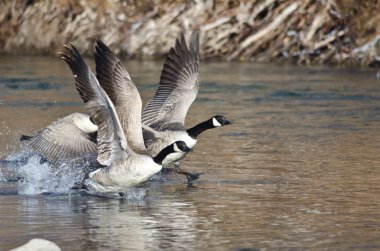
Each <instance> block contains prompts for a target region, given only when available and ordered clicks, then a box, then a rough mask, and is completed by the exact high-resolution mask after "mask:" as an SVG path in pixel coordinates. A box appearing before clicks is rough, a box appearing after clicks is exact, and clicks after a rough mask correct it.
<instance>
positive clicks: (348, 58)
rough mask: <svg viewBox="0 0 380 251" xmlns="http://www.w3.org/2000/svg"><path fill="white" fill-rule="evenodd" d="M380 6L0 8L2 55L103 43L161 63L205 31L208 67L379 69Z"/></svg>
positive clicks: (69, 1) (89, 4)
mask: <svg viewBox="0 0 380 251" xmlns="http://www.w3.org/2000/svg"><path fill="white" fill-rule="evenodd" d="M379 21H380V3H376V2H373V1H366V2H362V1H360V3H359V1H354V0H321V1H313V0H302V1H301V0H300V1H290V0H288V1H278V0H263V1H227V0H220V1H202V0H199V1H194V2H187V3H182V2H181V1H165V0H145V1H133V0H131V1H122V0H120V1H111V0H95V1H90V0H81V1H73V0H55V1H48V0H39V1H33V0H28V1H21V0H15V1H7V0H5V1H2V2H1V4H0V53H6V54H19V55H20V54H28V55H41V54H55V53H56V52H57V51H59V50H61V48H62V47H61V46H62V43H67V42H69V41H70V42H72V43H74V44H75V45H76V46H77V47H78V49H79V50H80V51H81V52H83V53H84V54H88V55H92V48H93V44H94V41H95V40H96V39H97V38H100V39H102V40H103V41H104V42H105V43H106V44H108V45H109V46H110V47H111V48H112V49H113V50H114V51H115V52H116V53H118V54H120V55H121V56H123V57H127V58H135V59H154V58H161V57H163V56H164V55H165V54H166V53H167V52H168V50H169V48H170V47H171V46H172V45H173V41H174V40H175V38H177V37H178V35H179V34H180V32H181V31H185V32H189V31H190V30H193V29H198V30H199V31H200V38H201V54H202V58H203V59H204V60H206V59H209V60H237V61H256V62H273V61H276V62H284V61H285V62H295V63H299V64H346V65H362V66H377V65H378V64H379V62H380V26H379V25H378V24H379V23H380V22H379Z"/></svg>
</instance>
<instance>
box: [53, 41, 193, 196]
mask: <svg viewBox="0 0 380 251" xmlns="http://www.w3.org/2000/svg"><path fill="white" fill-rule="evenodd" d="M65 48H66V51H65V52H63V53H60V55H61V56H62V58H63V59H64V60H65V62H66V63H67V64H68V65H69V67H70V69H71V71H72V73H73V75H74V78H75V86H76V88H77V90H78V92H79V94H80V96H81V98H82V100H83V101H84V103H85V106H86V109H87V111H88V113H89V114H90V116H91V118H92V119H93V121H94V123H95V124H96V126H97V127H98V133H97V148H98V151H97V152H98V157H97V161H98V162H99V163H100V164H101V165H103V166H104V167H102V168H98V169H97V170H95V171H93V172H91V173H90V174H89V175H88V178H87V179H86V180H85V181H84V182H85V183H84V184H85V185H86V186H87V187H89V188H92V189H94V190H96V191H98V192H124V191H125V190H126V189H128V188H129V187H131V186H134V185H137V184H139V183H141V182H143V181H146V180H148V179H149V178H150V177H151V176H152V175H154V174H155V173H157V172H159V171H161V168H162V161H163V160H164V158H165V157H166V156H167V155H168V154H171V153H173V152H188V151H191V149H190V148H188V147H187V146H186V144H185V143H184V142H183V141H176V142H174V143H173V144H170V145H168V146H166V147H165V148H164V149H163V150H162V151H161V152H160V153H158V154H157V155H155V156H154V157H153V158H152V157H151V156H150V155H149V154H148V152H147V150H146V148H145V146H144V142H143V136H142V129H141V108H142V105H141V98H140V95H139V92H138V91H137V88H136V86H135V85H134V84H133V82H132V81H131V79H130V77H129V74H128V73H127V72H126V71H124V70H123V69H119V71H117V72H115V76H116V78H117V79H120V80H122V81H123V84H124V85H125V86H126V88H128V92H126V93H125V95H126V96H125V97H124V98H125V100H124V102H125V103H126V104H127V105H128V107H129V109H128V112H126V113H125V114H124V116H125V117H124V118H123V119H125V120H126V121H129V124H128V125H127V126H126V128H124V129H123V127H122V125H121V123H120V119H119V117H118V115H117V113H116V110H115V107H114V105H113V103H112V101H111V100H110V99H109V97H108V96H107V94H106V92H105V91H104V90H103V88H102V87H101V86H100V85H99V82H98V80H97V79H96V77H95V76H94V74H93V73H92V72H91V70H90V68H89V67H88V66H87V64H86V63H85V61H84V60H83V58H82V57H81V56H80V54H79V52H78V51H77V49H76V48H75V47H74V46H73V45H72V44H70V46H65ZM103 60H104V61H109V60H110V57H109V56H108V55H107V54H104V58H103Z"/></svg>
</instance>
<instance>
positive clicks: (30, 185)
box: [0, 151, 89, 194]
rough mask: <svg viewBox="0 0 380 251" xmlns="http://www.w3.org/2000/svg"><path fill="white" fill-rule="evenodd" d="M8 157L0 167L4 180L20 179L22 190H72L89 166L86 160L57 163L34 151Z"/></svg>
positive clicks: (19, 184) (21, 191)
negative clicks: (51, 162)
mask: <svg viewBox="0 0 380 251" xmlns="http://www.w3.org/2000/svg"><path fill="white" fill-rule="evenodd" d="M7 161H9V164H6V165H5V166H4V167H3V168H1V169H0V170H1V172H0V180H1V181H17V183H18V194H43V193H49V194H50V193H53V194H69V193H70V192H71V189H70V188H71V187H72V186H73V185H74V183H75V182H79V181H81V180H82V179H83V178H84V176H85V173H86V172H88V170H89V164H88V163H85V162H84V161H78V160H71V161H67V162H65V163H64V164H61V165H53V164H50V163H48V162H46V161H43V160H42V159H41V157H40V156H39V155H37V154H35V153H32V152H30V151H21V152H19V153H16V154H13V155H11V156H9V157H8V158H7ZM12 161H13V163H12Z"/></svg>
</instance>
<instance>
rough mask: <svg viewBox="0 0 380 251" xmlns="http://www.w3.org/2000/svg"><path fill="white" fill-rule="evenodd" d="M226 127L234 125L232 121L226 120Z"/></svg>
mask: <svg viewBox="0 0 380 251" xmlns="http://www.w3.org/2000/svg"><path fill="white" fill-rule="evenodd" d="M224 125H232V121H229V120H228V119H226V120H225V121H224Z"/></svg>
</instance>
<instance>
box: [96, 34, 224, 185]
mask: <svg viewBox="0 0 380 251" xmlns="http://www.w3.org/2000/svg"><path fill="white" fill-rule="evenodd" d="M106 56H108V57H106ZM104 58H108V59H109V60H104ZM95 63H96V77H97V79H98V80H99V84H100V85H101V86H102V87H103V89H104V90H105V92H106V93H107V94H108V96H109V98H110V99H111V100H112V102H113V103H114V105H115V108H116V112H117V114H118V117H119V118H120V120H121V124H122V125H123V128H124V130H128V126H130V125H131V123H130V122H129V121H126V120H125V119H124V118H125V114H126V113H128V109H129V105H128V104H127V103H125V100H126V98H127V97H128V86H127V85H125V84H123V81H122V80H121V79H118V78H117V74H116V73H117V72H118V71H121V70H122V71H125V72H126V70H125V68H124V67H123V65H122V63H121V61H120V60H119V59H118V58H117V57H116V55H115V54H114V53H113V52H112V51H111V50H110V49H109V48H108V47H107V46H106V45H105V44H104V43H103V42H101V41H97V42H96V46H95ZM198 65H199V35H198V32H193V33H192V35H191V38H190V47H189V48H188V47H187V45H186V42H185V38H184V36H183V35H182V36H181V39H180V40H178V39H177V41H176V44H175V47H174V48H171V50H170V52H169V55H168V57H167V59H166V61H165V64H164V68H163V70H162V73H161V79H160V85H159V88H158V90H157V92H156V94H155V96H154V97H153V99H152V100H150V101H149V102H148V103H147V105H146V107H145V109H144V111H143V114H142V122H143V123H144V124H145V125H143V129H144V131H143V135H144V143H145V146H146V147H147V149H148V152H149V154H150V155H151V156H155V155H157V154H158V153H159V152H160V151H161V150H162V149H163V148H164V147H166V146H168V145H170V144H172V143H174V142H175V141H178V140H182V141H184V142H186V145H187V146H188V147H190V148H193V147H194V145H195V144H196V141H197V136H198V135H199V134H200V133H202V132H203V131H205V130H207V129H211V128H215V127H219V126H224V125H228V124H231V122H230V121H229V120H227V119H226V118H225V117H223V116H221V115H216V116H214V117H212V118H210V119H209V120H206V121H204V122H202V123H199V124H198V125H196V126H194V127H192V128H190V129H186V128H185V125H184V122H185V117H186V113H187V110H188V109H189V107H190V105H191V104H192V102H193V101H194V99H195V97H196V95H197V93H198V88H199V74H198ZM125 74H128V73H127V72H126V73H125ZM127 76H128V79H130V76H129V74H128V75H127ZM185 156H186V153H172V154H170V155H169V156H167V158H165V160H164V161H163V165H164V166H168V165H169V164H171V163H173V162H177V163H176V167H177V170H176V171H177V172H178V173H182V174H185V175H186V177H187V179H188V181H192V180H194V179H197V178H198V177H199V175H200V174H192V173H188V172H184V171H182V170H179V164H178V161H179V160H180V159H182V158H184V157H185Z"/></svg>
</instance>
